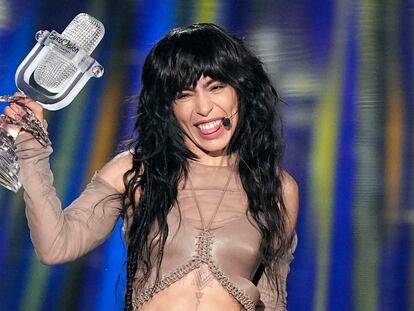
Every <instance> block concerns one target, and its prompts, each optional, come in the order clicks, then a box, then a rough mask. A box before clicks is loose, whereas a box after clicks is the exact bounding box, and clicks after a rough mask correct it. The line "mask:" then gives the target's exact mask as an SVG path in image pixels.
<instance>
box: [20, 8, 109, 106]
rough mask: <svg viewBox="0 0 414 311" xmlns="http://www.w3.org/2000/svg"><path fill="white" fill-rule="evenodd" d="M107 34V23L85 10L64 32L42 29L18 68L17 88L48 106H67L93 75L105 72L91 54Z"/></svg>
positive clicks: (97, 75)
mask: <svg viewBox="0 0 414 311" xmlns="http://www.w3.org/2000/svg"><path fill="white" fill-rule="evenodd" d="M104 34H105V28H104V26H103V24H102V23H101V22H100V21H98V20H97V19H95V18H94V17H92V16H90V15H88V14H85V13H81V14H78V15H77V16H76V17H75V18H74V19H73V20H72V21H71V22H70V24H69V25H68V26H67V27H66V29H65V30H64V31H63V33H62V34H59V33H58V32H56V31H52V32H49V31H47V30H44V31H38V32H37V33H36V41H37V43H36V45H35V46H34V47H33V49H32V50H31V51H30V52H29V54H28V55H27V56H26V58H25V59H24V60H23V61H22V63H21V64H20V65H19V67H18V68H17V71H16V75H15V81H16V86H17V88H18V89H19V90H20V91H21V92H23V93H25V94H26V95H28V96H30V97H31V98H33V99H34V100H36V101H37V102H38V103H40V104H41V105H42V106H43V108H45V109H48V110H58V109H62V108H63V107H66V106H67V105H69V104H70V103H71V102H72V100H73V99H74V98H75V97H76V95H77V94H78V93H79V92H80V91H81V90H82V88H83V87H84V86H85V84H86V83H87V82H88V80H89V79H90V78H92V77H94V78H100V77H101V76H102V75H103V72H104V68H103V67H102V66H101V65H100V64H99V63H98V62H97V61H96V60H95V59H93V58H92V57H91V56H90V54H91V53H92V51H93V50H94V49H95V48H96V46H97V45H98V44H99V42H100V41H101V39H102V38H103V36H104Z"/></svg>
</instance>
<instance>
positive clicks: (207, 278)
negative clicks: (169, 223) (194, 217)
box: [188, 170, 233, 310]
mask: <svg viewBox="0 0 414 311" xmlns="http://www.w3.org/2000/svg"><path fill="white" fill-rule="evenodd" d="M232 172H233V170H230V173H229V176H228V177H227V181H226V184H225V185H224V187H223V192H222V193H221V196H220V198H219V201H218V203H217V205H216V208H215V210H214V213H213V216H212V217H211V218H210V221H209V222H208V224H207V226H206V225H205V222H204V218H203V214H202V213H201V208H200V204H199V203H198V200H197V196H196V194H195V190H194V186H193V183H192V181H191V178H190V175H188V183H189V185H190V189H191V194H192V195H193V198H194V202H195V205H196V207H197V211H198V214H199V215H200V220H201V225H202V227H203V231H202V232H200V234H199V235H198V242H197V252H198V253H199V255H200V260H201V262H203V263H205V265H200V266H199V267H198V269H196V270H195V275H194V284H195V286H196V288H197V292H196V310H198V307H199V305H200V303H201V300H202V298H203V296H204V293H203V290H204V289H205V288H206V286H208V284H209V283H210V282H211V281H212V280H213V279H214V274H213V273H212V271H211V267H210V264H211V260H209V259H211V244H212V243H213V236H212V234H211V232H210V227H211V224H212V223H213V220H214V218H215V217H216V215H217V212H218V209H219V207H220V205H221V202H222V201H223V199H224V195H225V194H226V192H227V189H228V187H229V184H230V179H231V176H232V175H233V174H232ZM209 262H210V264H209Z"/></svg>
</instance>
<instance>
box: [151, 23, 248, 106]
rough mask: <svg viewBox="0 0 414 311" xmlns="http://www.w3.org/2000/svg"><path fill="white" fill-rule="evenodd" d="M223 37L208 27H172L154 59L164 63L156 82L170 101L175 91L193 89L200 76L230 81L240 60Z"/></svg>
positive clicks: (239, 65)
mask: <svg viewBox="0 0 414 311" xmlns="http://www.w3.org/2000/svg"><path fill="white" fill-rule="evenodd" d="M209 31H210V32H211V33H208V32H209ZM206 32H207V33H206ZM222 36H223V35H222V34H221V33H217V31H211V30H210V29H203V30H202V31H200V30H198V31H194V30H192V29H190V30H188V29H187V30H186V31H181V32H178V31H174V30H173V31H171V32H170V35H169V36H168V37H167V38H166V39H165V40H163V42H160V46H158V48H157V51H158V52H159V55H157V58H158V60H162V61H161V62H162V63H163V65H162V68H160V70H159V71H158V74H159V81H160V82H161V85H163V90H164V92H166V93H167V94H168V95H169V96H168V97H169V98H170V99H171V100H172V99H173V98H174V97H175V96H176V95H177V93H179V92H181V91H183V90H185V89H192V88H195V86H196V85H197V82H198V80H199V79H200V78H201V77H202V76H205V77H207V76H208V77H210V78H211V79H213V80H218V81H221V82H225V83H229V82H231V81H232V80H233V79H231V77H234V76H235V75H236V72H235V70H234V69H235V68H237V67H239V68H240V67H241V66H242V62H241V60H240V58H238V57H236V56H237V54H238V53H237V51H236V50H235V46H233V45H229V44H228V37H227V38H224V37H222ZM161 53H162V54H161Z"/></svg>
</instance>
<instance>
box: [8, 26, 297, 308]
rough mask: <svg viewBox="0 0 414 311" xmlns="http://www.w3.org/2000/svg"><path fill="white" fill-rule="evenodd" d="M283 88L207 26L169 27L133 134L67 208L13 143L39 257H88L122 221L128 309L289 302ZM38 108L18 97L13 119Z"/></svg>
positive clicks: (34, 160)
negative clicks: (130, 141) (279, 92)
mask: <svg viewBox="0 0 414 311" xmlns="http://www.w3.org/2000/svg"><path fill="white" fill-rule="evenodd" d="M277 104H278V97H277V94H276V91H275V90H274V88H273V87H272V85H271V83H270V81H269V78H268V76H267V75H266V73H265V72H264V70H263V66H262V64H261V62H260V61H259V60H258V59H257V57H255V56H254V55H253V54H252V53H251V52H249V51H248V50H247V48H246V47H245V45H244V44H243V42H242V41H241V40H239V39H238V38H236V37H234V36H232V35H230V34H228V33H227V32H225V31H224V30H223V29H222V28H220V27H218V26H216V25H214V24H194V25H191V26H189V27H186V28H177V29H173V30H172V31H170V32H169V33H167V34H166V36H165V37H164V38H163V39H161V40H160V41H159V42H158V43H157V44H156V45H155V46H154V47H153V49H152V50H151V51H150V53H149V55H148V56H147V58H146V60H145V63H144V66H143V71H142V90H141V93H140V95H139V97H138V115H137V121H136V126H135V130H136V133H137V134H138V135H137V137H138V139H137V140H136V141H134V142H133V144H132V145H131V149H130V150H127V151H125V152H123V153H121V154H119V155H118V156H116V157H115V158H114V159H113V160H111V161H110V162H109V163H107V164H106V165H105V166H104V167H103V168H102V169H101V170H100V171H98V172H97V173H96V174H95V175H94V177H93V178H92V181H91V183H90V184H89V185H88V186H87V188H86V189H85V191H84V192H83V193H82V194H81V196H80V197H79V198H78V199H77V200H75V201H74V202H73V203H72V204H71V205H70V206H69V207H67V208H66V209H64V211H62V209H61V206H60V202H59V200H58V198H57V197H56V193H55V190H54V188H53V186H52V179H53V176H52V173H51V171H50V168H49V162H48V157H49V155H50V154H51V152H52V149H51V146H50V145H48V146H47V147H42V146H41V145H40V144H39V143H38V142H37V141H36V140H35V139H34V138H33V137H32V136H31V135H30V134H29V133H27V132H23V131H22V132H21V133H20V134H19V136H18V137H17V140H16V142H15V146H16V152H17V155H18V159H19V164H20V167H21V172H20V179H21V181H22V183H23V187H24V189H25V194H24V198H25V201H26V208H27V218H28V223H29V227H30V230H31V237H32V240H33V243H34V245H35V248H36V252H37V254H38V256H39V257H40V259H41V260H42V262H44V263H46V264H56V263H61V262H66V261H69V260H74V259H75V258H78V257H79V256H81V255H83V254H85V253H86V252H88V251H89V250H91V249H92V248H94V247H95V246H97V245H98V244H100V243H101V242H103V241H104V240H105V239H106V238H107V236H108V235H109V234H110V232H111V231H112V229H113V228H114V225H115V223H116V221H117V218H118V217H119V216H122V217H123V218H124V229H125V231H126V241H127V246H128V256H127V288H126V293H125V310H132V309H133V310H138V309H139V310H170V311H171V310H194V309H197V310H226V311H229V310H230V311H231V310H261V309H262V308H266V310H285V308H286V277H287V274H288V271H289V263H290V261H291V260H292V253H293V251H294V249H295V247H296V235H295V233H294V228H295V224H296V219H297V211H298V190H297V186H296V183H295V181H294V179H293V178H292V177H291V176H289V174H288V173H286V172H285V171H283V170H282V168H281V160H282V151H283V144H282V138H281V134H280V132H281V124H280V116H279V114H278V111H277ZM20 105H25V106H26V107H28V108H30V109H31V110H32V111H33V112H34V113H35V115H36V116H37V118H38V119H39V120H42V121H43V113H42V109H41V107H40V106H39V105H38V104H36V103H35V102H33V101H31V100H25V101H24V100H21V101H20V102H18V103H17V104H11V105H10V107H8V108H6V110H5V114H6V115H7V116H8V117H9V118H12V119H13V118H14V119H16V118H19V116H20V117H21V115H22V114H24V110H23V109H22V108H21V107H20Z"/></svg>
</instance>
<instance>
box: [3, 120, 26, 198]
mask: <svg viewBox="0 0 414 311" xmlns="http://www.w3.org/2000/svg"><path fill="white" fill-rule="evenodd" d="M13 143H14V138H13V137H12V136H11V135H10V134H9V133H8V132H7V131H6V130H5V129H3V128H0V185H2V186H3V187H5V188H7V189H9V190H11V191H14V192H17V191H18V190H19V189H20V188H21V186H22V185H21V183H20V181H19V179H18V173H19V165H18V163H17V156H16V153H15V152H14V147H13Z"/></svg>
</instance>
